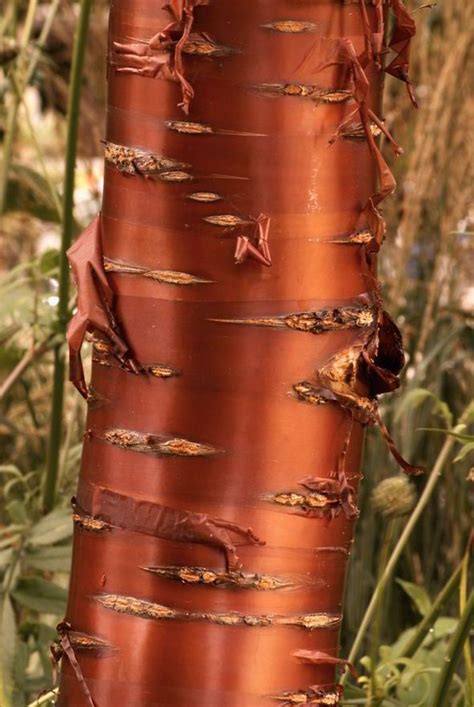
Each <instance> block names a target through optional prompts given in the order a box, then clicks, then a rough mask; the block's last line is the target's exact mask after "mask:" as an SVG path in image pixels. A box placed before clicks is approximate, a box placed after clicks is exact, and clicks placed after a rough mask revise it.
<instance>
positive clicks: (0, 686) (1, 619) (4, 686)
mask: <svg viewBox="0 0 474 707" xmlns="http://www.w3.org/2000/svg"><path fill="white" fill-rule="evenodd" d="M15 656H16V620H15V612H14V611H13V606H12V603H11V600H10V597H9V595H8V594H4V595H3V597H2V599H1V603H0V704H1V705H2V707H10V705H12V701H11V696H12V693H13V687H14V678H13V671H14V667H15Z"/></svg>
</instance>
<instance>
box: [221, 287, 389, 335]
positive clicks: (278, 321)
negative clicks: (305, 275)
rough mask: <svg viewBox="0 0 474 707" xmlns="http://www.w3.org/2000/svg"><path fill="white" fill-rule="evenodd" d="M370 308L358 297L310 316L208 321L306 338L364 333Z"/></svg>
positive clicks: (371, 316) (370, 322) (370, 317)
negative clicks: (342, 332)
mask: <svg viewBox="0 0 474 707" xmlns="http://www.w3.org/2000/svg"><path fill="white" fill-rule="evenodd" d="M374 317H375V313H374V308H373V306H371V305H370V304H369V302H368V297H366V296H364V295H362V296H361V297H360V298H357V300H354V301H353V303H351V304H348V305H345V306H341V307H333V308H332V309H321V310H319V311H314V312H295V313H293V314H287V315H280V316H262V317H249V318H248V319H210V320H209V321H211V322H216V323H219V324H239V325H246V326H261V327H272V328H274V329H291V330H293V331H302V332H306V333H309V334H321V333H323V332H326V331H339V330H341V329H351V328H353V327H355V328H360V329H365V328H368V327H371V326H372V325H373V323H374Z"/></svg>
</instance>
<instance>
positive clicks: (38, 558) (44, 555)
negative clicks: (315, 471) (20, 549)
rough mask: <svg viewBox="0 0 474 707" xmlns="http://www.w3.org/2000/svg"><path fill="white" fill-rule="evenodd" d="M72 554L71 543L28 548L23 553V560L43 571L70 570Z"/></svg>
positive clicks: (29, 565)
mask: <svg viewBox="0 0 474 707" xmlns="http://www.w3.org/2000/svg"><path fill="white" fill-rule="evenodd" d="M71 554H72V547H71V545H57V546H56V547H39V548H28V550H27V551H26V552H25V554H24V555H23V562H24V563H25V564H26V565H27V566H28V567H33V568H34V569H36V570H42V571H43V572H69V570H70V568H71Z"/></svg>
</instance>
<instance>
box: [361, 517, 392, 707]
mask: <svg viewBox="0 0 474 707" xmlns="http://www.w3.org/2000/svg"><path fill="white" fill-rule="evenodd" d="M394 531H395V520H394V519H393V518H392V519H390V520H389V522H388V524H387V527H386V528H385V533H384V538H383V542H382V548H381V551H380V556H379V562H378V572H377V575H378V577H380V576H381V575H382V572H383V569H384V567H385V565H386V564H387V562H388V558H389V556H390V547H391V545H392V540H393V536H394ZM384 596H385V592H383V591H382V592H381V593H380V596H379V598H378V601H377V606H376V607H375V611H374V614H375V620H374V622H373V626H372V634H371V637H370V644H371V645H370V691H369V695H368V698H367V704H368V705H372V704H376V703H377V675H376V672H377V649H378V645H379V640H380V634H381V631H382V620H383V603H384Z"/></svg>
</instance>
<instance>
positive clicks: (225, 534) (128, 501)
mask: <svg viewBox="0 0 474 707" xmlns="http://www.w3.org/2000/svg"><path fill="white" fill-rule="evenodd" d="M80 503H81V506H82V508H83V509H87V510H82V511H81V509H79V507H78V510H77V512H78V514H79V515H81V516H82V517H83V516H90V517H91V518H93V519H97V520H98V521H100V522H105V523H106V524H108V525H109V526H112V527H116V528H121V529H123V530H128V531H132V532H136V533H144V534H145V535H153V536H155V537H159V538H163V539H164V540H171V541H175V542H186V543H198V544H203V545H211V546H213V547H217V548H219V549H221V550H222V551H223V552H224V553H225V558H226V564H227V571H229V572H239V571H240V568H241V563H240V560H239V557H238V555H237V549H236V543H235V540H234V538H235V537H237V538H238V539H239V540H240V542H241V543H243V544H244V545H264V544H265V543H264V542H263V541H261V540H260V539H259V538H258V537H257V536H256V535H255V534H254V532H253V530H252V529H251V528H244V527H243V526H242V525H239V524H238V523H234V522H232V521H228V520H224V519H222V518H213V517H211V516H209V515H207V514H205V513H194V512H193V511H181V510H178V509H175V508H170V507H168V506H162V505H160V504H158V503H152V502H151V501H144V500H140V499H136V498H132V497H129V496H125V495H123V494H119V493H115V492H114V491H110V490H109V489H106V488H103V487H101V486H92V485H90V484H89V485H87V486H86V485H84V486H83V487H82V488H81V495H80Z"/></svg>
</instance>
